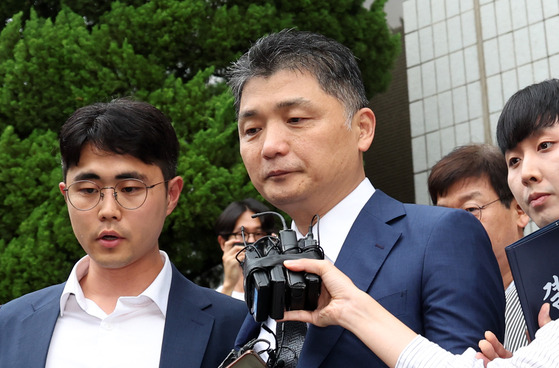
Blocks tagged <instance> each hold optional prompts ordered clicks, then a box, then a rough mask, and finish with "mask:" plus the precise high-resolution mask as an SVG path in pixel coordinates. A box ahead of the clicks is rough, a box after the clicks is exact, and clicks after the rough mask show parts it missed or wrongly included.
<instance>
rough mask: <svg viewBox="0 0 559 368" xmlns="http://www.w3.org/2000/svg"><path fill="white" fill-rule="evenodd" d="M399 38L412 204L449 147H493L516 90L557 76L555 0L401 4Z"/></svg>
mask: <svg viewBox="0 0 559 368" xmlns="http://www.w3.org/2000/svg"><path fill="white" fill-rule="evenodd" d="M403 13H404V16H403V18H404V22H403V23H404V35H405V36H404V37H405V48H406V61H407V77H408V95H409V111H410V124H411V140H412V155H413V176H414V187H415V201H416V203H423V204H430V199H429V194H428V191H427V177H428V175H429V169H430V168H431V166H433V164H435V163H436V162H437V161H438V160H439V159H440V158H441V157H442V156H444V155H445V154H447V153H448V152H450V151H451V150H452V149H453V148H454V147H456V146H459V145H462V144H467V143H479V142H485V143H496V142H495V127H496V123H497V119H498V117H499V114H500V111H501V109H502V107H503V105H504V103H505V102H506V101H507V99H508V98H509V97H510V96H511V95H512V94H513V93H514V92H516V91H517V90H519V89H521V88H523V87H525V86H527V85H530V84H532V83H536V82H540V81H542V80H544V79H547V78H550V77H557V78H559V1H558V0H405V1H404V3H403Z"/></svg>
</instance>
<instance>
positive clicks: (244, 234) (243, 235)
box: [224, 226, 270, 241]
mask: <svg viewBox="0 0 559 368" xmlns="http://www.w3.org/2000/svg"><path fill="white" fill-rule="evenodd" d="M256 234H263V235H262V236H261V237H259V238H256ZM224 235H225V236H227V237H230V236H234V237H235V240H243V241H244V240H245V239H248V238H249V237H250V236H251V235H252V236H253V237H254V240H255V241H256V240H258V239H261V238H263V237H265V236H267V235H270V234H269V233H267V232H265V231H263V230H260V231H256V232H253V233H249V232H248V231H245V227H244V226H241V231H237V232H235V233H228V234H224Z"/></svg>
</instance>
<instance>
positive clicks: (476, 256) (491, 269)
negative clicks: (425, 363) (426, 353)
mask: <svg viewBox="0 0 559 368" xmlns="http://www.w3.org/2000/svg"><path fill="white" fill-rule="evenodd" d="M422 284H423V285H422V286H423V288H422V290H423V296H422V303H423V309H424V314H423V316H424V326H425V333H424V335H425V337H427V338H428V339H429V340H431V341H433V342H436V343H437V344H439V345H440V346H441V347H443V348H445V349H447V350H449V351H451V352H453V353H455V354H461V353H462V352H464V350H466V349H467V348H468V347H473V348H474V349H476V350H477V343H478V341H479V340H480V339H483V336H484V332H485V331H487V330H489V331H492V332H494V333H495V335H496V336H497V337H498V338H499V340H500V341H503V337H504V330H505V327H504V325H505V322H504V321H505V317H504V311H505V297H504V289H503V282H502V279H501V275H500V272H499V266H498V264H497V260H496V259H495V255H494V254H493V250H492V248H491V243H490V241H489V237H488V236H487V234H486V233H485V229H484V228H483V226H482V225H481V223H480V222H479V220H477V219H476V218H475V217H474V216H472V215H470V214H468V213H466V212H463V211H448V212H445V213H444V214H443V215H442V216H441V218H440V219H439V221H437V223H436V225H434V228H433V229H432V232H431V234H430V236H429V239H428V244H427V248H426V252H425V259H424V271H423V280H422Z"/></svg>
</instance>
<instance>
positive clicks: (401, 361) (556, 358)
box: [396, 320, 559, 368]
mask: <svg viewBox="0 0 559 368" xmlns="http://www.w3.org/2000/svg"><path fill="white" fill-rule="evenodd" d="M475 355H476V351H475V350H474V349H472V348H469V349H468V350H466V351H465V352H464V353H463V354H462V355H454V354H452V353H450V352H448V351H446V350H444V349H443V348H441V347H440V346H439V345H437V344H435V343H432V342H430V341H429V340H427V339H425V338H424V337H422V336H419V335H418V336H417V337H416V338H415V339H414V340H413V341H412V342H410V343H409V344H408V346H406V348H405V349H404V351H402V353H401V354H400V357H399V358H398V362H397V363H396V368H431V367H433V368H441V367H449V368H450V367H452V368H483V360H481V359H476V358H475ZM504 367H509V368H510V367H515V368H552V367H559V320H555V321H551V322H549V323H548V324H546V325H545V326H543V327H542V328H540V329H539V330H538V332H536V338H535V339H534V341H532V343H531V344H530V345H528V346H525V347H522V348H520V349H518V350H517V351H516V352H515V353H514V354H513V356H512V358H510V359H495V360H493V361H492V362H490V363H489V364H488V365H487V368H504Z"/></svg>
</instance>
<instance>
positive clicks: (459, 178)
mask: <svg viewBox="0 0 559 368" xmlns="http://www.w3.org/2000/svg"><path fill="white" fill-rule="evenodd" d="M428 186H429V194H430V195H431V200H432V201H433V204H435V205H438V206H443V207H451V208H461V209H463V210H466V211H468V212H470V213H471V214H473V215H474V216H476V217H477V218H478V220H480V221H481V223H482V225H483V227H484V228H485V231H487V235H489V239H490V240H491V245H492V246H493V252H494V253H495V256H496V257H497V262H498V263H499V269H500V271H501V277H502V278H503V286H504V288H505V298H506V310H505V343H504V345H505V348H507V349H508V350H509V351H516V350H517V349H518V348H520V347H522V346H525V345H528V339H527V338H526V322H525V321H524V317H523V314H522V308H521V307H520V301H519V299H518V294H517V293H516V288H515V286H514V282H513V280H512V273H511V270H510V266H509V263H508V260H507V256H506V254H505V247H506V246H507V245H509V244H512V243H513V242H515V241H517V240H518V239H520V238H522V237H523V236H524V228H525V227H526V225H527V224H528V221H529V218H528V216H527V215H526V214H525V213H524V211H522V209H521V208H520V206H519V205H518V202H517V201H516V199H514V197H513V195H512V192H511V191H510V188H509V186H508V184H507V165H506V163H505V160H504V158H503V154H502V153H501V152H500V151H499V149H498V148H497V147H495V146H491V145H489V144H470V145H466V146H461V147H458V148H456V149H454V151H452V152H451V153H449V154H448V155H446V156H445V157H443V158H442V159H441V160H440V161H439V162H437V163H436V164H435V166H433V167H432V169H431V174H430V175H429V179H428Z"/></svg>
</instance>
